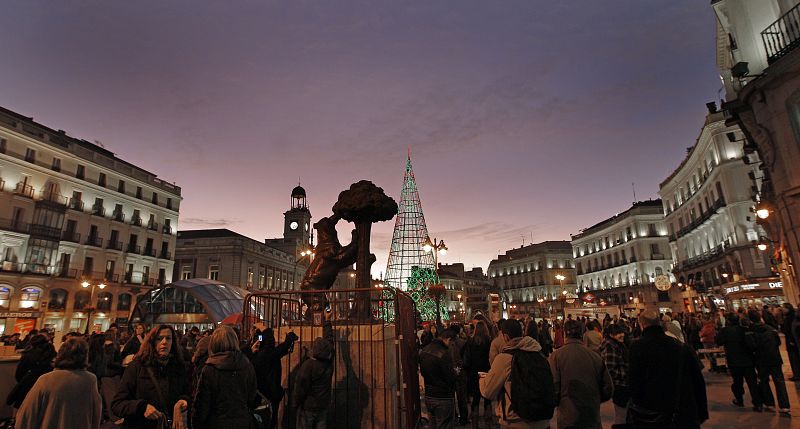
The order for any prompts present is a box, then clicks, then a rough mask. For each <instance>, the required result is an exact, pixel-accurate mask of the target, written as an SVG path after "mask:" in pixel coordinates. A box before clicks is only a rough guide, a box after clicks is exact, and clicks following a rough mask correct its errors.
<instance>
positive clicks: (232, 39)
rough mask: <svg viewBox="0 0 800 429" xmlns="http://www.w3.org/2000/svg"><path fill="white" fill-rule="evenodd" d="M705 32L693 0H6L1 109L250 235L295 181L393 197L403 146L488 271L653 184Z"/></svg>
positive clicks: (695, 83) (440, 224)
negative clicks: (122, 163) (98, 151)
mask: <svg viewBox="0 0 800 429" xmlns="http://www.w3.org/2000/svg"><path fill="white" fill-rule="evenodd" d="M714 29H715V20H714V15H713V12H712V9H711V7H710V5H709V2H708V1H707V0H706V1H697V0H670V1H656V0H654V1H642V0H605V1H578V0H572V1H564V0H562V1H552V0H550V1H541V0H536V1H533V0H529V1H503V2H497V1H464V0H459V1H396V0H392V1H375V0H369V1H342V0H335V1H334V0H331V1H305V0H303V1H301V0H297V1H285V2H266V1H247V2H240V1H224V2H223V1H213V2H210V1H209V2H201V1H154V2H147V1H115V2H107V1H80V2H77V1H73V2H68V1H62V2H47V1H24V2H22V1H18V2H9V3H6V4H5V5H4V7H3V13H2V14H0V50H2V52H3V61H2V65H0V105H2V106H3V107H6V108H8V109H11V110H14V111H16V112H19V113H21V114H24V115H26V116H33V117H34V119H35V120H36V121H38V122H40V123H42V124H44V125H47V126H49V127H51V128H54V129H64V130H66V131H67V132H68V133H69V134H70V135H72V136H74V137H78V138H83V139H86V140H89V141H95V140H97V141H100V142H102V144H103V145H104V146H105V147H106V148H107V149H108V150H111V151H112V152H114V153H116V154H117V156H119V157H120V158H122V159H124V160H126V161H129V162H132V163H134V164H136V165H138V166H140V167H142V168H144V169H146V170H149V171H151V172H153V173H156V174H157V175H158V176H159V177H160V178H162V179H164V180H167V181H170V182H175V183H176V184H178V185H179V186H181V187H182V189H183V198H184V200H183V202H182V205H181V211H180V223H179V227H180V229H196V228H229V229H232V230H234V231H236V232H239V233H241V234H244V235H247V236H249V237H252V238H254V239H257V240H263V239H264V238H266V237H278V236H280V235H281V234H282V224H283V212H284V211H285V210H286V209H288V206H289V194H290V191H291V189H292V188H293V187H294V186H296V185H297V182H298V178H299V180H300V181H301V183H302V185H303V186H304V187H305V188H306V190H307V192H308V198H309V204H310V207H311V212H312V215H313V216H314V218H315V219H319V218H320V217H322V216H326V215H328V214H329V213H330V207H331V206H332V205H333V203H334V202H335V200H336V198H337V196H338V193H339V192H340V191H342V190H344V189H346V188H347V187H348V186H349V185H350V184H351V183H353V182H355V181H358V180H360V179H368V180H372V181H373V182H375V183H376V184H377V185H378V186H381V187H383V188H384V190H385V191H386V193H387V194H389V195H391V196H393V197H394V198H395V199H397V200H399V198H400V189H401V186H402V179H403V171H404V167H405V157H406V153H407V150H408V148H409V147H410V148H411V153H412V161H413V163H414V170H415V173H416V177H417V184H418V185H419V189H420V196H421V199H422V205H423V210H424V213H425V218H426V221H427V224H428V228H429V231H430V233H431V236H435V237H436V238H441V239H444V240H445V241H446V242H447V244H448V247H449V248H450V252H449V253H448V254H447V256H446V258H444V259H443V260H442V261H441V262H445V263H452V262H464V263H465V265H466V266H467V268H469V267H471V266H481V267H484V269H485V268H486V266H487V265H488V264H489V261H490V260H491V259H492V258H494V257H496V255H497V254H498V252H501V253H502V252H505V251H506V250H508V249H509V248H512V247H519V246H520V245H521V244H522V240H523V237H524V239H525V243H526V244H528V243H530V240H531V235H532V236H533V240H534V241H536V242H538V241H542V240H569V234H570V233H577V232H578V231H579V230H580V229H581V228H585V227H587V226H590V225H592V224H594V223H596V222H598V221H600V220H602V219H605V218H607V217H609V216H612V215H614V214H615V213H618V212H620V211H623V210H625V209H626V208H628V207H629V206H630V204H631V202H632V201H633V196H632V191H631V182H635V183H636V196H637V199H640V200H641V199H647V198H655V197H656V196H657V191H658V184H659V183H660V182H661V181H662V180H663V179H665V178H666V177H667V176H668V175H669V174H670V172H672V171H673V170H674V169H675V168H676V167H677V166H678V163H679V162H680V161H681V160H682V159H683V156H684V154H685V153H686V148H687V147H689V146H692V145H693V144H694V142H695V139H696V138H697V136H698V134H699V131H700V127H701V126H702V124H703V120H704V116H705V112H706V108H705V105H704V104H705V103H706V102H709V101H714V100H717V99H718V98H717V97H718V91H719V89H720V87H721V84H720V80H719V77H718V72H717V70H716V67H715V64H714V59H715V57H714V55H715V53H714ZM393 226H394V221H392V222H385V223H382V224H378V225H376V226H375V227H374V228H373V244H372V251H373V252H374V253H375V254H376V256H377V258H378V262H377V263H376V264H375V265H374V267H373V268H374V269H373V272H374V273H375V274H376V275H377V274H378V273H379V272H381V271H383V270H384V269H385V265H386V259H387V255H388V250H389V241H390V239H391V232H392V227H393ZM340 235H341V236H342V237H344V238H347V237H348V236H349V234H340Z"/></svg>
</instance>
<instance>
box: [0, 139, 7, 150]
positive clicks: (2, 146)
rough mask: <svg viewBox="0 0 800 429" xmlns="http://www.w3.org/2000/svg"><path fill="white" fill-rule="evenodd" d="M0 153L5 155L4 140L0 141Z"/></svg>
mask: <svg viewBox="0 0 800 429" xmlns="http://www.w3.org/2000/svg"><path fill="white" fill-rule="evenodd" d="M0 153H6V139H0Z"/></svg>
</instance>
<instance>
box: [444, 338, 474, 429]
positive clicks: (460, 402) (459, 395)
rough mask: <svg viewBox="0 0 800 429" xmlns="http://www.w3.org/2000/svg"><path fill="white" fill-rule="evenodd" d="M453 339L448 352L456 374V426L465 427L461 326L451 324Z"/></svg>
mask: <svg viewBox="0 0 800 429" xmlns="http://www.w3.org/2000/svg"><path fill="white" fill-rule="evenodd" d="M449 329H451V330H452V331H453V333H454V334H455V337H454V338H453V340H452V341H451V342H450V347H448V351H449V352H450V359H451V360H452V362H453V370H454V371H455V372H456V405H457V407H456V411H457V417H458V424H459V425H460V426H466V424H467V423H468V422H469V416H468V411H467V372H466V371H464V351H465V346H466V343H467V342H466V341H465V340H464V339H463V338H461V325H459V324H458V323H453V324H451V325H450V328H449Z"/></svg>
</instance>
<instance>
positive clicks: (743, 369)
mask: <svg viewBox="0 0 800 429" xmlns="http://www.w3.org/2000/svg"><path fill="white" fill-rule="evenodd" d="M725 320H726V321H727V323H726V324H725V327H724V328H722V329H721V330H720V331H719V333H717V338H716V343H717V344H718V345H720V346H722V347H724V348H725V357H726V358H727V361H728V364H727V365H728V371H729V372H730V374H731V377H733V384H731V391H732V392H733V405H736V406H737V407H743V406H744V384H743V383H742V382H743V381H746V382H747V389H748V390H749V391H750V398H751V399H752V400H753V409H754V410H756V411H760V410H761V406H762V405H763V402H762V400H761V391H760V390H759V388H758V379H757V378H756V370H755V363H754V360H753V351H752V350H751V349H750V348H749V347H748V346H747V342H746V341H745V338H746V334H747V332H746V330H745V328H744V327H742V326H741V324H740V323H739V316H737V315H736V314H735V313H728V315H727V317H726V318H725Z"/></svg>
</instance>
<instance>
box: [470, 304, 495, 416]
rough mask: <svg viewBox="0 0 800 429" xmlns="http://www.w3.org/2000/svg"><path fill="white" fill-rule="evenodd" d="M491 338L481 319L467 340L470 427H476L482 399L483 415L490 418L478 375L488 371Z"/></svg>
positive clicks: (489, 402)
mask: <svg viewBox="0 0 800 429" xmlns="http://www.w3.org/2000/svg"><path fill="white" fill-rule="evenodd" d="M491 342H492V338H491V336H490V335H489V327H488V326H487V325H486V322H484V321H483V320H480V321H478V323H476V324H475V332H473V334H472V336H471V337H470V338H469V340H467V344H466V346H465V347H466V351H465V352H464V354H465V361H466V362H467V368H466V370H467V390H468V391H469V395H470V396H471V397H472V429H478V421H479V420H480V418H479V417H480V411H479V406H480V402H481V400H483V416H484V418H487V419H491V415H490V410H491V405H492V403H491V401H490V400H488V399H486V398H484V397H483V396H482V395H481V392H480V387H479V383H478V380H479V375H478V374H480V373H482V372H488V371H489V368H490V366H489V345H490V344H491Z"/></svg>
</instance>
